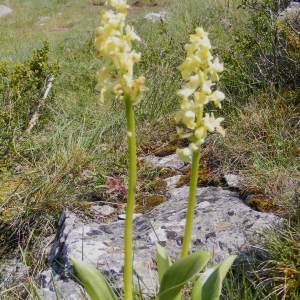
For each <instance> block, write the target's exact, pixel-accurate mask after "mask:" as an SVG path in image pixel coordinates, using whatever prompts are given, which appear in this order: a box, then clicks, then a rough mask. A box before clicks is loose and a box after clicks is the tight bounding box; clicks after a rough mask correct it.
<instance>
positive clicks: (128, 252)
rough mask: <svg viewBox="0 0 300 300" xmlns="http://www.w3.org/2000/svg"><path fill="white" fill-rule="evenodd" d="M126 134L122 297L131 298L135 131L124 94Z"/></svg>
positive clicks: (131, 114) (130, 105) (130, 106)
mask: <svg viewBox="0 0 300 300" xmlns="http://www.w3.org/2000/svg"><path fill="white" fill-rule="evenodd" d="M125 107H126V119H127V136H128V176H129V181H128V197H127V206H126V220H125V236H124V248H125V258H124V277H123V278H124V299H125V300H132V273H133V271H132V269H133V259H132V257H133V213H134V206H135V189H136V177H137V175H136V174H137V172H136V133H135V121H134V111H133V106H132V102H131V100H130V97H128V96H125Z"/></svg>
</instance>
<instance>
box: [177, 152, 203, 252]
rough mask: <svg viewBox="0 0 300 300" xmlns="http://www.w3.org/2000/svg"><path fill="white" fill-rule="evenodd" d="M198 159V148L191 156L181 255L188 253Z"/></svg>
mask: <svg viewBox="0 0 300 300" xmlns="http://www.w3.org/2000/svg"><path fill="white" fill-rule="evenodd" d="M199 160H200V150H198V151H195V152H193V157H192V170H191V177H190V178H191V180H190V192H189V202H188V210H187V214H186V223H185V231H184V238H183V245H182V251H181V257H185V256H187V255H188V252H189V248H190V243H191V238H192V231H193V218H194V210H195V203H196V194H197V183H198V169H199Z"/></svg>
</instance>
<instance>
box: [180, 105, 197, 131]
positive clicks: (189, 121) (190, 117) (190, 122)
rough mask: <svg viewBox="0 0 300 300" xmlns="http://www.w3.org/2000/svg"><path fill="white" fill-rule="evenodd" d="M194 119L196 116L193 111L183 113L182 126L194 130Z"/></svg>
mask: <svg viewBox="0 0 300 300" xmlns="http://www.w3.org/2000/svg"><path fill="white" fill-rule="evenodd" d="M195 117H196V114H195V113H194V112H193V111H191V110H188V111H186V112H185V113H184V115H183V118H182V122H183V123H184V125H185V126H186V127H187V128H189V129H194V128H195V126H196V123H195Z"/></svg>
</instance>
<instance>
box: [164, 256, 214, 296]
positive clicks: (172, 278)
mask: <svg viewBox="0 0 300 300" xmlns="http://www.w3.org/2000/svg"><path fill="white" fill-rule="evenodd" d="M209 259H210V253H209V252H207V251H201V252H196V253H193V254H191V255H189V256H187V257H184V258H181V259H180V260H178V261H176V262H175V263H174V264H173V265H172V266H170V267H169V268H168V270H167V271H166V272H165V274H164V275H163V278H162V280H161V284H160V290H159V300H170V299H175V298H176V296H177V295H178V294H179V293H180V290H181V289H182V287H183V286H184V284H185V283H186V282H187V281H189V280H190V279H191V278H193V277H194V276H195V275H196V274H197V273H198V272H199V271H200V270H201V269H202V268H203V267H204V266H205V265H206V264H207V262H208V261H209Z"/></svg>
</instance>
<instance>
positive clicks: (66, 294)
mask: <svg viewBox="0 0 300 300" xmlns="http://www.w3.org/2000/svg"><path fill="white" fill-rule="evenodd" d="M39 283H40V286H41V287H42V289H41V291H40V296H41V297H42V299H43V300H53V299H66V300H79V299H89V298H88V296H87V294H86V293H85V291H84V289H83V288H82V287H81V285H79V284H78V283H76V282H75V281H73V280H72V279H64V280H61V279H60V276H59V275H57V274H55V273H54V272H53V271H52V270H50V269H48V270H46V271H44V272H42V273H41V274H40V276H39Z"/></svg>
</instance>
